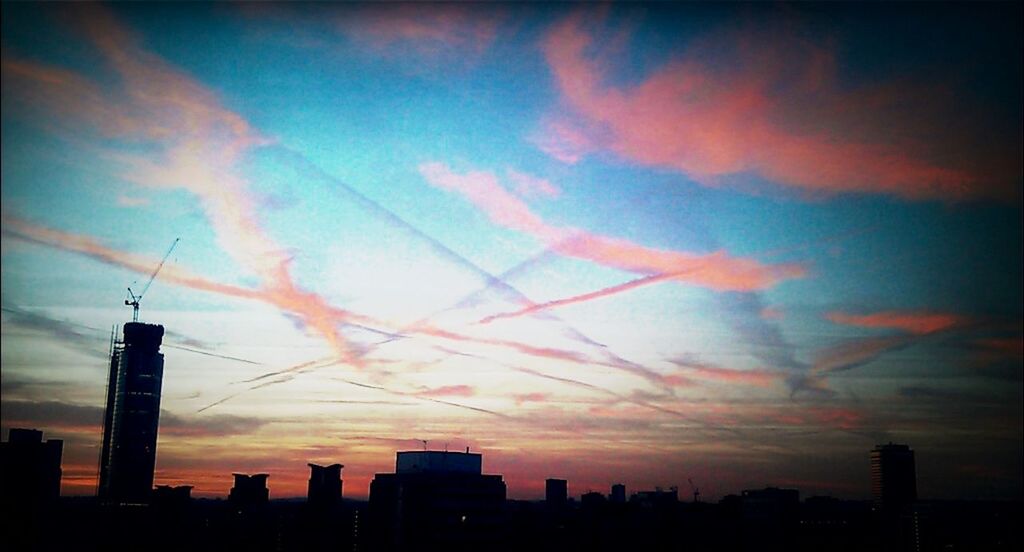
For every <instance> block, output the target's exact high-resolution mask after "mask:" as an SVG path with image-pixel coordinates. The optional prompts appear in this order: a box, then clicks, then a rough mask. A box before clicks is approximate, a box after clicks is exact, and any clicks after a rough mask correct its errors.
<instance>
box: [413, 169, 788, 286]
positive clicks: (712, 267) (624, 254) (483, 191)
mask: <svg viewBox="0 0 1024 552" xmlns="http://www.w3.org/2000/svg"><path fill="white" fill-rule="evenodd" d="M419 169H420V174H422V175H423V177H424V178H425V179H426V180H427V182H428V183H430V184H431V185H433V186H435V187H438V188H441V189H442V190H446V191H453V192H457V193H459V194H460V195H462V196H463V197H464V198H465V199H466V200H467V201H469V202H470V203H472V204H473V205H474V206H476V207H477V208H479V209H480V210H481V211H483V212H484V213H485V214H486V215H487V216H488V218H490V219H491V221H492V222H494V223H495V224H497V225H499V226H503V227H506V228H510V229H513V230H518V231H520V232H523V233H526V234H529V235H531V236H533V237H534V238H536V239H537V240H539V241H541V242H543V243H544V244H545V245H547V246H548V247H550V248H551V249H552V250H553V251H555V252H557V253H559V254H561V255H564V256H568V257H574V258H577V259H584V260H588V261H592V262H594V263H597V264H600V265H603V266H609V267H614V268H618V269H622V270H628V271H631V272H638V273H641V274H648V275H658V274H669V275H671V277H670V279H672V280H677V281H680V282H685V283H689V284H694V285H699V286H703V287H707V288H710V289H714V290H718V291H751V290H757V289H764V288H767V287H771V286H773V285H775V284H776V283H778V282H780V281H783V280H787V279H791V278H799V277H802V276H803V275H804V274H805V269H804V268H803V267H802V266H799V265H794V264H787V265H765V264H762V263H760V262H758V261H756V260H753V259H748V258H742V257H732V256H730V255H728V254H727V253H725V252H723V251H717V252H715V253H711V254H692V253H685V252H680V251H666V250H661V249H653V248H649V247H645V246H642V245H639V244H636V243H633V242H630V241H627V240H622V239H618V238H611V237H607V236H601V235H597V234H591V233H589V232H586V231H584V230H578V229H574V228H563V227H556V226H552V225H550V224H548V223H547V222H545V221H544V220H543V219H542V218H541V217H540V216H538V215H536V214H535V213H533V212H532V211H531V210H530V208H529V206H527V205H526V204H525V203H523V202H522V201H521V200H520V199H519V198H517V197H515V196H514V195H512V194H511V193H509V192H508V191H507V190H506V189H505V188H504V187H503V186H502V185H501V183H500V182H499V181H498V178H497V177H496V176H495V175H494V174H492V173H489V172H486V171H472V172H468V173H465V174H458V173H455V172H453V171H452V170H451V169H449V168H448V167H447V166H446V165H444V164H443V163H437V162H433V163H424V164H422V165H420V167H419ZM652 277H653V276H652Z"/></svg>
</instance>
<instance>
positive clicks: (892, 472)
mask: <svg viewBox="0 0 1024 552" xmlns="http://www.w3.org/2000/svg"><path fill="white" fill-rule="evenodd" d="M871 498H872V499H873V501H874V507H875V508H876V509H878V510H883V511H891V512H897V511H899V510H900V509H901V508H903V507H904V506H906V505H908V504H910V503H912V502H914V501H915V500H917V474H916V470H915V468H914V451H912V450H910V447H909V446H907V445H897V444H893V443H889V444H887V445H878V446H876V447H875V448H874V449H873V450H872V451H871Z"/></svg>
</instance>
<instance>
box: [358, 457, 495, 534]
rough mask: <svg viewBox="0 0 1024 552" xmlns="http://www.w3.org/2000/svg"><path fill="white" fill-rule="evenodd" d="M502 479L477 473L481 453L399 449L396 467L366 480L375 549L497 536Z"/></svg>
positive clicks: (480, 468) (480, 467) (479, 467)
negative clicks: (401, 450) (368, 487)
mask: <svg viewBox="0 0 1024 552" xmlns="http://www.w3.org/2000/svg"><path fill="white" fill-rule="evenodd" d="M504 506H505V482H504V480H503V479H502V476H501V475H484V474H483V473H482V456H481V455H480V454H477V453H471V452H469V451H468V449H467V451H466V452H464V453H463V452H448V451H413V452H399V453H397V455H396V461H395V473H378V474H377V475H376V476H375V477H374V479H373V481H372V482H371V483H370V501H369V505H368V514H369V518H370V521H371V527H370V530H371V539H372V543H373V547H374V549H377V550H405V549H412V548H416V549H428V550H429V549H437V548H441V547H443V548H444V549H445V550H486V549H493V548H495V547H496V546H497V545H498V544H500V542H501V538H502V535H501V529H502V527H503V514H504Z"/></svg>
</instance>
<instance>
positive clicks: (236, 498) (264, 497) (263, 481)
mask: <svg viewBox="0 0 1024 552" xmlns="http://www.w3.org/2000/svg"><path fill="white" fill-rule="evenodd" d="M231 475H233V476H234V477H235V486H234V487H231V492H230V493H229V494H228V501H229V502H230V503H231V504H233V505H235V506H237V507H252V506H262V505H264V504H266V503H267V501H269V500H270V489H268V488H267V478H268V477H270V474H267V473H257V474H253V475H249V474H245V473H233V474H231Z"/></svg>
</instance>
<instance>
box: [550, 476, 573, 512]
mask: <svg viewBox="0 0 1024 552" xmlns="http://www.w3.org/2000/svg"><path fill="white" fill-rule="evenodd" d="M568 500H569V482H568V481H566V480H565V479H548V480H546V481H544V502H546V503H547V505H548V506H550V507H557V508H560V507H562V506H565V504H566V501H568Z"/></svg>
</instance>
